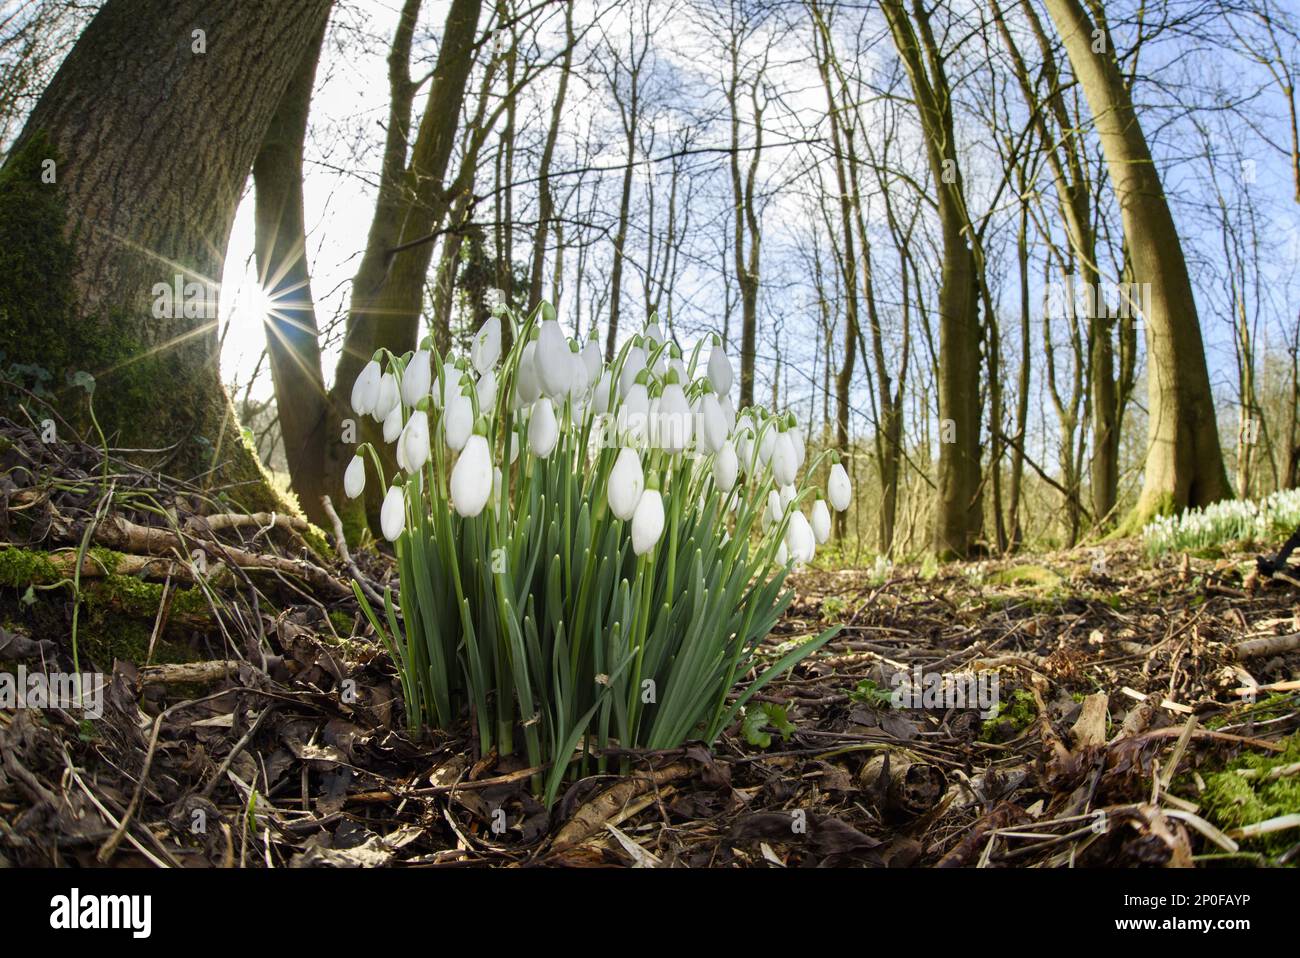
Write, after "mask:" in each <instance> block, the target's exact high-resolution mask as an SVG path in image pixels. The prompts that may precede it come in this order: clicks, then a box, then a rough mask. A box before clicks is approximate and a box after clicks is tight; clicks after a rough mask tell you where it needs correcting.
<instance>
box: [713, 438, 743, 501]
mask: <svg viewBox="0 0 1300 958" xmlns="http://www.w3.org/2000/svg"><path fill="white" fill-rule="evenodd" d="M739 471H740V462H739V461H738V460H737V459H736V447H735V445H734V444H733V443H732V442H731V440H730V439H728V440H727V441H726V442H724V443H723V444H722V448H721V449H719V450H718V451H717V453H716V454H715V455H714V457H713V481H714V482H716V483H717V484H718V488H719V489H721V490H722V491H723V492H730V491H731V490H732V489H733V488H734V487H735V485H736V474H737V473H738V472H739Z"/></svg>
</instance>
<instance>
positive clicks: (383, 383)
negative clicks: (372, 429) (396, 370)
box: [370, 373, 402, 422]
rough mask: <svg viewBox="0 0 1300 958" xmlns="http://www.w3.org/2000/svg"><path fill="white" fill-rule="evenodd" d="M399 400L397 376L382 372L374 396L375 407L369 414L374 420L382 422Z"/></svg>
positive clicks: (400, 400) (400, 397) (400, 399)
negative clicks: (376, 392)
mask: <svg viewBox="0 0 1300 958" xmlns="http://www.w3.org/2000/svg"><path fill="white" fill-rule="evenodd" d="M401 402H402V393H401V390H400V389H398V388H397V377H396V376H394V375H393V374H392V373H384V374H383V375H382V376H380V377H379V392H378V394H377V395H376V396H375V408H374V409H372V410H371V411H370V414H371V415H372V416H374V417H375V422H383V421H384V420H385V419H387V418H388V414H389V413H390V412H392V411H393V410H394V409H395V408H396V407H397V406H399V405H400V404H401Z"/></svg>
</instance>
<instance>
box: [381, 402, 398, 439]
mask: <svg viewBox="0 0 1300 958" xmlns="http://www.w3.org/2000/svg"><path fill="white" fill-rule="evenodd" d="M401 434H402V404H401V403H398V404H397V405H396V406H394V407H393V411H392V412H390V413H389V414H388V416H387V417H385V419H384V442H396V441H397V437H398V436H400V435H401Z"/></svg>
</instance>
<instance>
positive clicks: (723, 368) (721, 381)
mask: <svg viewBox="0 0 1300 958" xmlns="http://www.w3.org/2000/svg"><path fill="white" fill-rule="evenodd" d="M731 378H732V377H731V359H730V358H728V356H727V350H726V349H725V348H724V347H723V345H722V343H721V341H718V342H716V343H714V346H713V349H712V350H710V352H709V382H710V383H712V384H713V391H714V392H716V393H717V394H718V395H719V396H725V395H727V393H729V392H731Z"/></svg>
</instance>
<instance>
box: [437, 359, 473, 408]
mask: <svg viewBox="0 0 1300 958" xmlns="http://www.w3.org/2000/svg"><path fill="white" fill-rule="evenodd" d="M464 381H465V374H464V372H462V371H461V370H460V369H459V368H458V367H456V366H453V365H451V364H450V363H448V364H447V365H446V366H443V367H442V380H441V381H440V382H439V384H438V388H436V389H434V391H433V406H434V408H435V409H444V408H446V406H447V403H448V402H450V401H451V397H452V396H455V395H456V394H457V393H459V392H460V387H461V384H462V383H463V382H464Z"/></svg>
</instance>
